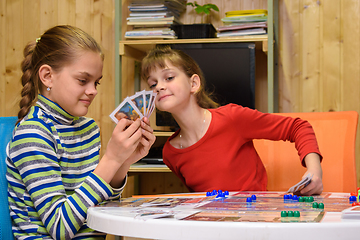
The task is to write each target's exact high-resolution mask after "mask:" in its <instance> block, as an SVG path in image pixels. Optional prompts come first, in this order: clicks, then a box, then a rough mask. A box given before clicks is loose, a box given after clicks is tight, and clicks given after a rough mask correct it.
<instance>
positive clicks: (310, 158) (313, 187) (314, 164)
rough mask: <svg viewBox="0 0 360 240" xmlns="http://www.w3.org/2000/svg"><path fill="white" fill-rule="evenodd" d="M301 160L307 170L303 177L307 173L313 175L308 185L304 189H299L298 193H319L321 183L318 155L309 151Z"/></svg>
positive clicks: (320, 191)
mask: <svg viewBox="0 0 360 240" xmlns="http://www.w3.org/2000/svg"><path fill="white" fill-rule="evenodd" d="M303 161H304V163H305V165H306V168H307V171H306V172H305V174H304V176H303V177H305V176H306V175H307V174H309V173H310V174H311V175H312V176H313V177H312V179H311V182H310V183H309V185H307V186H306V187H305V188H304V189H302V190H301V191H300V194H301V195H308V196H310V195H317V194H321V193H322V191H323V183H322V168H321V163H320V156H319V155H318V154H317V153H309V154H307V155H306V156H305V158H304V160H303Z"/></svg>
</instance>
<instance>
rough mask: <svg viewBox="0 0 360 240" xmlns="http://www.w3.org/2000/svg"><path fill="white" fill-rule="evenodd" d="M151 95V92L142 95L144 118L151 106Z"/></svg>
mask: <svg viewBox="0 0 360 240" xmlns="http://www.w3.org/2000/svg"><path fill="white" fill-rule="evenodd" d="M152 93H153V91H145V93H144V95H145V107H146V113H145V116H148V112H149V109H150V105H151V97H152Z"/></svg>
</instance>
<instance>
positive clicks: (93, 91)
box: [85, 86, 97, 96]
mask: <svg viewBox="0 0 360 240" xmlns="http://www.w3.org/2000/svg"><path fill="white" fill-rule="evenodd" d="M85 94H86V95H93V96H96V94H97V89H96V87H95V86H89V87H88V88H86V90H85Z"/></svg>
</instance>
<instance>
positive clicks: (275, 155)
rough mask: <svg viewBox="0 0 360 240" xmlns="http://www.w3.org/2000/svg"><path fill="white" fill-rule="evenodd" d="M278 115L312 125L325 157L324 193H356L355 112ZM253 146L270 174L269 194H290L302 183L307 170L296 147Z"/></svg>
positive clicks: (279, 143)
mask: <svg viewBox="0 0 360 240" xmlns="http://www.w3.org/2000/svg"><path fill="white" fill-rule="evenodd" d="M276 114H279V115H283V116H290V117H293V118H295V117H299V118H301V119H304V120H307V121H308V122H309V123H310V124H311V125H312V127H313V129H314V131H315V134H316V138H317V141H318V145H319V149H320V152H321V154H322V156H323V161H322V163H321V166H322V169H323V185H324V192H349V193H350V192H357V176H356V160H355V159H356V158H355V141H356V131H357V123H358V113H357V112H356V111H341V112H311V113H276ZM254 145H255V148H256V151H257V152H258V154H259V155H260V158H261V160H262V161H263V163H264V165H265V168H266V171H267V175H268V185H267V190H269V191H287V190H288V189H289V188H290V187H291V186H293V185H294V184H296V183H297V182H299V181H300V180H301V178H302V176H303V175H304V173H305V171H306V168H304V167H302V165H301V163H300V159H299V155H298V154H297V150H296V149H295V144H294V143H290V142H284V141H269V140H254Z"/></svg>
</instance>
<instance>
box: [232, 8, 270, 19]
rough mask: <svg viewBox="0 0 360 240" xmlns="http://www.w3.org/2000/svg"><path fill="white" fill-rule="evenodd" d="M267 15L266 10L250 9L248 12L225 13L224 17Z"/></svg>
mask: <svg viewBox="0 0 360 240" xmlns="http://www.w3.org/2000/svg"><path fill="white" fill-rule="evenodd" d="M259 14H263V15H267V14H268V11H267V10H266V9H250V10H235V11H229V12H226V13H225V16H226V17H232V16H250V15H259Z"/></svg>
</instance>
